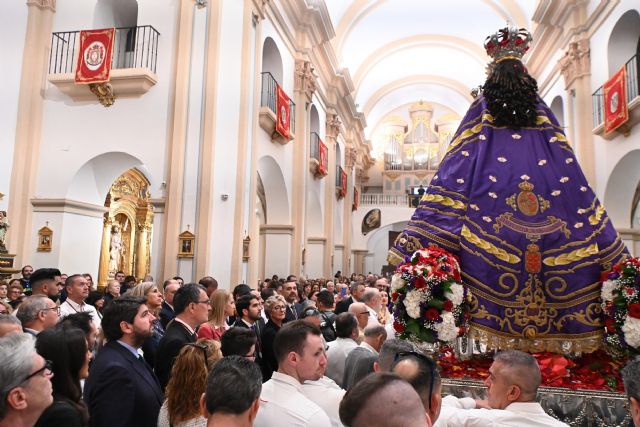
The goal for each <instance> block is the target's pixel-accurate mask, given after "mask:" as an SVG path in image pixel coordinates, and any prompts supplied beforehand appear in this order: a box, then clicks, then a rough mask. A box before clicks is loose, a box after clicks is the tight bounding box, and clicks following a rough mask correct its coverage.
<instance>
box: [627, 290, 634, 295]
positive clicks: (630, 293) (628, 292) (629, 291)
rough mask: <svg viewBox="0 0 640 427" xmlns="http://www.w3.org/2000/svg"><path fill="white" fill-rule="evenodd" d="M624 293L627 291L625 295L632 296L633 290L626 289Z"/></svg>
mask: <svg viewBox="0 0 640 427" xmlns="http://www.w3.org/2000/svg"><path fill="white" fill-rule="evenodd" d="M626 291H627V295H633V291H634V289H633V288H627V289H626Z"/></svg>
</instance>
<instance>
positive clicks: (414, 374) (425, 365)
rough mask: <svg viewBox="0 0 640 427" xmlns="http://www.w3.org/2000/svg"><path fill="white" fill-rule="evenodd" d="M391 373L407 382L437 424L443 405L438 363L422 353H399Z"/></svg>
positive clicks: (430, 417) (432, 420)
mask: <svg viewBox="0 0 640 427" xmlns="http://www.w3.org/2000/svg"><path fill="white" fill-rule="evenodd" d="M391 372H393V373H394V374H397V375H398V376H400V377H401V378H402V379H404V380H406V381H407V382H408V383H409V384H411V386H412V387H413V389H414V390H415V391H416V392H417V393H418V396H420V400H422V405H423V406H424V410H425V412H426V413H427V415H429V419H430V420H431V422H432V423H434V425H435V423H436V421H437V420H438V416H439V415H440V407H441V405H442V383H441V381H440V374H439V373H438V367H437V365H436V363H435V362H434V361H433V360H432V359H431V358H429V357H428V356H425V355H423V354H421V353H417V352H415V351H404V352H400V353H397V356H396V361H395V362H393V365H391Z"/></svg>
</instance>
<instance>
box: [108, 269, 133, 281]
mask: <svg viewBox="0 0 640 427" xmlns="http://www.w3.org/2000/svg"><path fill="white" fill-rule="evenodd" d="M113 277H114V279H116V280H117V281H118V282H120V284H123V283H124V278H125V274H124V271H118V272H116V274H115V276H113ZM134 282H135V280H134Z"/></svg>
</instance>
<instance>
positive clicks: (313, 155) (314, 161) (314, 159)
mask: <svg viewBox="0 0 640 427" xmlns="http://www.w3.org/2000/svg"><path fill="white" fill-rule="evenodd" d="M309 141H310V143H311V146H310V147H309V153H310V154H309V171H310V172H311V173H312V174H313V175H314V176H315V177H316V178H318V179H321V178H324V177H325V176H327V173H328V171H327V167H328V164H326V162H328V155H327V153H326V151H325V159H326V160H325V165H324V170H321V169H320V150H321V148H320V147H321V144H323V143H322V140H321V139H320V135H318V134H317V133H316V132H311V134H310V139H309ZM325 150H326V147H325Z"/></svg>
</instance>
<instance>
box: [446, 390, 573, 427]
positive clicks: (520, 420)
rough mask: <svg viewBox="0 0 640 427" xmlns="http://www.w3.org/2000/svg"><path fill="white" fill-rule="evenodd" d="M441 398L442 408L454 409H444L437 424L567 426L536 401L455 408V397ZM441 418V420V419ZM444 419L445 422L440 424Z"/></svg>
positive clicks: (502, 426)
mask: <svg viewBox="0 0 640 427" xmlns="http://www.w3.org/2000/svg"><path fill="white" fill-rule="evenodd" d="M450 397H452V396H447V397H446V398H444V399H443V400H442V408H443V409H445V408H446V407H447V406H449V407H451V406H452V405H454V406H453V408H454V410H453V411H449V409H447V410H446V412H445V414H443V413H442V411H441V413H440V417H438V424H437V425H439V426H448V427H459V426H465V427H466V426H468V427H484V426H486V427H569V426H568V425H567V424H565V423H563V422H561V421H558V420H557V419H555V418H553V417H552V416H550V415H548V414H547V413H546V412H544V409H542V406H540V404H539V403H538V402H513V403H512V404H510V405H509V406H507V407H506V408H504V409H461V407H460V406H459V407H457V408H456V406H455V405H456V403H455V400H458V399H456V398H455V397H453V399H449V398H450ZM474 406H475V404H474ZM441 419H442V420H441ZM445 421H446V424H442V423H444V422H445Z"/></svg>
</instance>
